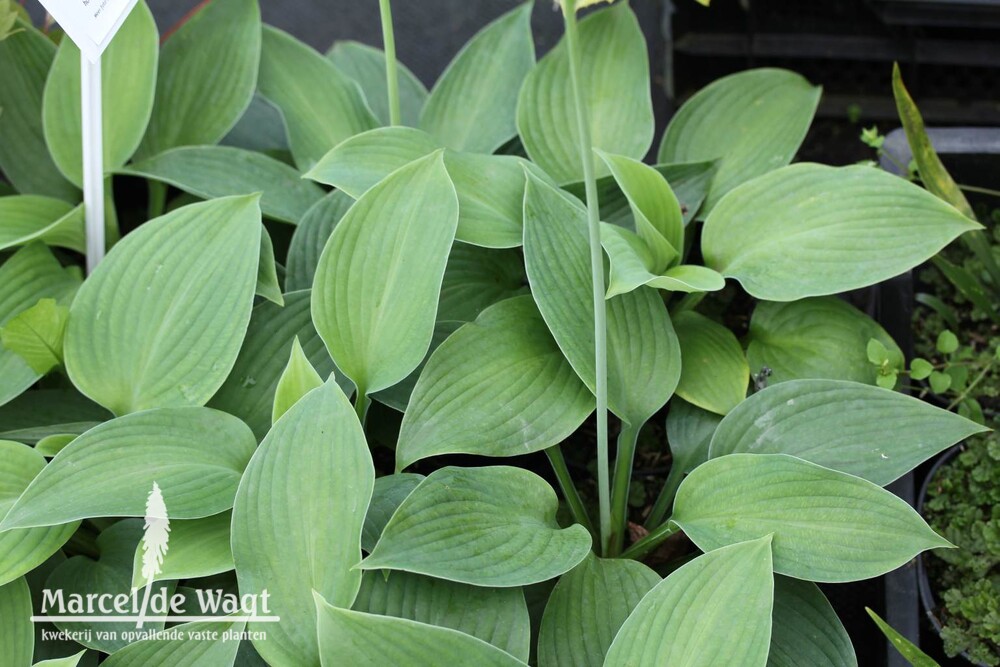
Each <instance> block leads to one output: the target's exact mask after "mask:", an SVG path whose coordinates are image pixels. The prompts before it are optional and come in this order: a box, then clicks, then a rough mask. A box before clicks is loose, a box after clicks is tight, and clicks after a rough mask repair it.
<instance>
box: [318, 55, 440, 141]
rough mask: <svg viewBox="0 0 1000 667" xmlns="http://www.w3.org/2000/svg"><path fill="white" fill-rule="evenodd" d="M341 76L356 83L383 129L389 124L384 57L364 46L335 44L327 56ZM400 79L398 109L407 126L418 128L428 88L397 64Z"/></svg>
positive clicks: (387, 89) (401, 65)
mask: <svg viewBox="0 0 1000 667" xmlns="http://www.w3.org/2000/svg"><path fill="white" fill-rule="evenodd" d="M326 57H327V58H329V59H330V60H331V61H332V62H333V64H334V65H336V66H337V69H339V70H340V71H341V72H342V73H344V74H346V75H347V76H349V77H350V78H351V79H353V80H354V81H355V82H357V84H358V85H359V86H361V90H362V92H364V94H365V99H366V100H367V101H368V106H369V107H371V110H372V112H373V113H374V114H375V116H376V117H377V118H378V120H379V122H381V123H382V124H383V125H388V124H389V85H388V83H387V80H386V71H385V53H384V52H383V51H382V50H381V49H376V48H374V47H371V46H368V45H367V44H362V43H361V42H354V41H343V42H336V43H335V44H334V45H333V48H331V49H330V51H329V52H328V53H327V54H326ZM396 67H397V76H398V77H399V108H400V113H401V115H402V117H403V118H402V120H403V124H404V125H409V126H410V127H416V126H417V123H418V122H419V121H420V113H421V112H422V111H423V109H424V103H425V102H426V101H427V88H425V87H424V84H422V83H421V82H420V79H418V78H417V77H416V76H414V74H413V72H411V71H410V70H408V69H407V68H406V66H405V65H403V64H402V63H400V62H399V61H397V62H396Z"/></svg>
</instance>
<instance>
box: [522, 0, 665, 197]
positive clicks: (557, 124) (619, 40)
mask: <svg viewBox="0 0 1000 667" xmlns="http://www.w3.org/2000/svg"><path fill="white" fill-rule="evenodd" d="M580 53H581V54H582V63H581V66H582V67H581V70H580V81H581V82H583V85H584V90H583V94H584V97H585V99H586V103H587V108H588V110H589V111H590V127H591V136H592V137H593V145H594V147H595V148H599V149H601V150H604V151H607V152H608V153H616V154H618V155H624V156H627V157H632V158H636V159H639V158H642V157H643V156H644V155H645V154H646V152H647V151H648V150H649V146H650V144H652V143H653V132H654V127H653V125H654V123H653V121H654V119H653V104H652V99H651V95H650V88H649V54H648V52H647V51H646V40H645V37H644V36H643V34H642V30H641V29H640V27H639V22H638V21H637V20H636V17H635V14H634V13H633V12H632V8H631V7H629V4H628V3H627V2H621V3H618V4H617V5H614V6H612V7H608V8H607V9H602V10H600V11H596V12H594V13H593V14H590V15H589V16H587V17H586V18H584V19H583V20H582V21H580ZM573 100H574V96H573V94H572V87H571V80H570V71H569V54H568V50H567V47H566V40H565V38H564V39H563V40H562V41H560V42H559V44H558V46H556V48H554V49H552V51H550V52H549V53H548V55H546V56H545V57H544V58H542V59H541V60H540V61H539V62H538V64H537V65H535V67H534V68H533V69H532V70H531V72H529V73H528V76H527V78H526V79H525V81H524V86H523V87H522V88H521V96H520V99H519V100H518V106H517V128H518V130H519V131H520V135H521V141H522V142H523V143H524V147H525V149H527V151H528V155H530V156H531V159H532V160H533V161H534V162H535V163H537V164H538V166H540V167H541V168H542V169H544V170H545V171H546V172H547V173H549V174H550V175H551V176H552V177H553V178H554V179H556V180H557V181H558V182H559V183H572V182H574V181H581V180H583V165H582V163H581V161H580V139H579V137H578V130H577V125H576V121H575V119H576V105H575V104H574V101H573ZM605 174H607V171H603V173H600V174H599V175H605Z"/></svg>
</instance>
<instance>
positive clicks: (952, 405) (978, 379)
mask: <svg viewBox="0 0 1000 667" xmlns="http://www.w3.org/2000/svg"><path fill="white" fill-rule="evenodd" d="M995 363H996V360H993V361H990V363H989V365H987V366H986V368H984V369H983V370H982V372H981V373H980V374H979V375H977V376H976V379H975V380H973V381H972V382H971V383H969V385H968V386H967V387H966V388H965V391H963V392H962V393H961V394H959V395H958V398H956V399H955V400H954V401H952V402H951V403H949V404H948V408H947V409H948V410H954V409H955V407H956V406H958V404H959V403H961V402H962V401H964V400H965V398H966V397H967V396H968V395H969V394H970V393H972V390H973V389H975V388H976V387H977V386H978V385H979V383H980V382H982V381H983V380H984V379H985V378H986V376H987V375H988V374H989V372H990V371H991V370H993V365H994V364H995Z"/></svg>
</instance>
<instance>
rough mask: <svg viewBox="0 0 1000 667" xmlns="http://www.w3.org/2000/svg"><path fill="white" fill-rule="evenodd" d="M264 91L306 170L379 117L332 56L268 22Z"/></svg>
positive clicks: (300, 165) (301, 167)
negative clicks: (277, 109)
mask: <svg viewBox="0 0 1000 667" xmlns="http://www.w3.org/2000/svg"><path fill="white" fill-rule="evenodd" d="M257 85H258V89H259V90H260V93H261V94H262V95H263V96H264V97H266V98H267V99H268V100H269V101H270V102H272V103H273V104H274V105H275V106H277V107H278V108H279V109H280V110H281V113H282V116H283V118H284V121H285V130H286V132H287V134H288V143H289V145H290V146H291V149H292V155H293V156H294V157H295V165H296V166H297V167H298V168H299V170H300V171H308V170H309V169H311V168H312V166H313V165H314V164H316V161H317V160H319V159H320V158H321V157H323V155H324V154H325V153H326V152H327V151H329V150H330V149H331V148H333V147H334V146H336V145H337V144H339V143H340V142H342V141H343V140H344V139H347V138H348V137H352V136H354V135H355V134H359V133H361V132H364V131H365V130H370V129H372V128H373V127H376V126H377V125H378V121H377V120H376V119H375V116H374V115H373V114H372V112H371V110H370V109H369V108H368V104H367V103H366V102H365V98H364V95H363V94H362V93H361V89H360V88H359V87H358V84H356V83H355V82H354V81H352V80H350V79H349V78H347V77H346V76H344V75H343V74H341V73H340V72H339V71H337V68H336V67H334V66H333V63H331V62H330V61H329V60H327V59H326V58H324V57H323V56H321V55H320V54H319V53H317V52H316V51H314V50H313V49H312V48H310V47H308V46H306V45H305V44H303V43H302V42H300V41H299V40H297V39H295V38H294V37H292V36H291V35H289V34H287V33H285V32H282V31H280V30H278V29H277V28H273V27H271V26H264V41H263V49H262V51H261V57H260V76H259V79H258V82H257Z"/></svg>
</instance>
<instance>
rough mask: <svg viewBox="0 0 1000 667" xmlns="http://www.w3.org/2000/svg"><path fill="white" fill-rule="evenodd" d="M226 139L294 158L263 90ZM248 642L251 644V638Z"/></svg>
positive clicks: (276, 112) (275, 109)
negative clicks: (262, 93) (263, 94)
mask: <svg viewBox="0 0 1000 667" xmlns="http://www.w3.org/2000/svg"><path fill="white" fill-rule="evenodd" d="M222 143H223V144H224V145H226V146H236V147H237V148H245V149H247V150H251V151H258V152H261V153H268V154H273V155H280V156H282V157H283V158H288V159H290V158H291V152H290V149H289V148H288V138H287V137H286V136H285V121H284V118H283V117H282V114H281V111H280V110H279V109H278V107H276V106H274V105H273V104H271V103H270V102H268V101H267V100H266V99H264V97H263V96H262V95H261V94H260V93H255V94H254V96H253V99H252V100H251V101H250V106H248V107H247V110H246V111H245V112H244V113H243V116H242V117H240V119H239V121H237V123H236V126H235V127H233V129H232V130H230V131H229V134H227V135H226V136H225V137H223V139H222ZM245 645H247V646H249V642H246V643H245Z"/></svg>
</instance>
